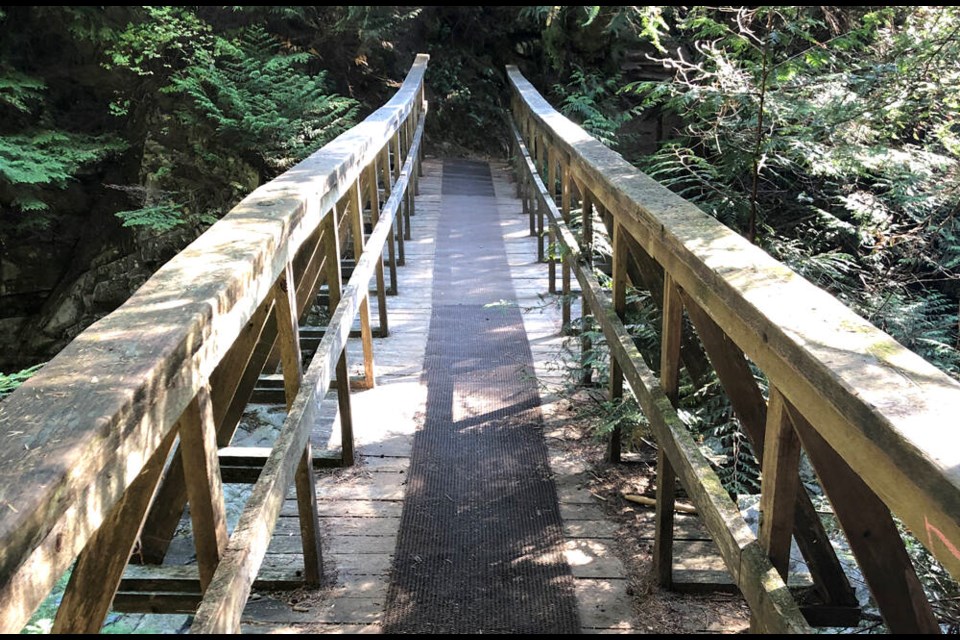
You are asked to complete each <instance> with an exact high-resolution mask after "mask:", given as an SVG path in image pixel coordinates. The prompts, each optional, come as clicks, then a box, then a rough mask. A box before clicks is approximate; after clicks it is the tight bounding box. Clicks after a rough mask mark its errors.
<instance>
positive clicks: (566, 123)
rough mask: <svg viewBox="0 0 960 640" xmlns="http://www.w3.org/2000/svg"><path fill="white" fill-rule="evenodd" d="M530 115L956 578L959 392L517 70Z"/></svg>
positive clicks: (514, 79)
mask: <svg viewBox="0 0 960 640" xmlns="http://www.w3.org/2000/svg"><path fill="white" fill-rule="evenodd" d="M508 76H509V80H510V83H511V85H512V87H513V89H514V91H515V92H517V94H519V96H520V97H521V101H520V103H519V104H521V105H522V110H523V114H522V117H529V118H531V119H532V120H533V121H534V123H535V126H536V128H537V133H538V134H539V135H541V136H543V137H545V138H546V139H547V141H548V143H549V144H551V145H553V146H556V147H558V148H559V149H562V150H563V151H565V152H567V153H569V155H570V158H571V163H572V165H573V167H574V170H575V172H576V173H577V174H578V176H579V177H580V179H581V180H582V181H583V182H584V183H585V184H586V185H587V187H588V188H590V189H591V190H592V191H593V192H594V194H595V195H596V197H597V198H598V200H599V201H600V202H601V203H602V204H603V205H604V206H605V207H607V208H608V209H610V210H611V211H613V212H615V215H616V217H617V219H618V220H619V221H620V222H621V224H623V225H625V226H626V227H627V229H628V231H629V232H630V235H632V236H633V237H634V238H636V239H638V240H639V241H640V242H641V244H642V245H643V246H644V248H645V249H646V250H647V252H648V253H649V254H650V255H651V256H652V257H653V258H654V259H656V260H657V261H658V262H660V263H661V264H662V265H664V267H665V268H666V269H667V270H668V271H669V272H670V273H671V275H672V276H673V277H674V279H675V280H676V281H677V282H678V284H679V285H680V286H681V287H683V289H684V290H685V291H687V292H688V293H689V295H690V296H691V297H692V298H693V299H694V300H696V301H697V303H698V304H699V305H700V306H701V307H703V308H704V309H706V310H708V313H709V314H710V315H711V317H712V318H713V319H714V320H715V321H716V322H717V324H719V325H720V326H721V327H723V330H724V332H725V333H726V334H727V335H729V336H730V338H731V339H732V340H733V341H734V342H736V344H737V345H739V346H740V348H741V349H743V351H744V352H745V353H746V354H747V355H748V356H749V357H750V359H751V360H753V361H754V362H755V363H756V364H757V365H758V366H759V367H760V368H761V369H762V370H763V371H764V372H765V373H766V375H767V376H768V378H769V379H770V381H771V382H772V383H773V384H775V385H776V386H777V387H778V388H779V389H780V390H781V391H782V392H783V394H784V396H785V397H786V398H787V400H789V401H790V402H791V403H792V404H793V405H794V406H796V407H798V408H799V409H800V410H801V411H802V412H803V413H804V415H805V417H806V418H807V419H808V420H809V421H810V423H811V424H812V425H813V427H814V428H815V429H816V430H817V432H818V433H820V434H821V436H822V437H823V438H824V439H825V441H826V442H827V443H828V444H829V445H830V447H831V448H832V449H834V450H836V451H837V452H839V453H840V455H841V456H842V457H843V459H844V460H846V461H847V462H848V463H849V464H850V466H851V468H852V469H853V470H854V471H856V472H857V473H858V474H859V475H860V476H861V477H862V478H864V480H865V481H866V483H867V485H868V486H869V487H870V488H871V490H872V491H874V492H875V493H876V494H877V495H879V496H880V497H881V499H882V500H883V501H884V502H885V503H886V504H887V505H888V506H889V507H890V508H891V509H893V510H894V511H895V512H896V513H897V514H898V515H899V516H900V517H901V518H903V519H904V521H905V522H906V523H907V524H908V525H909V526H910V528H911V529H913V530H914V531H916V532H917V533H918V537H919V538H921V539H922V540H923V542H924V543H925V544H926V545H927V546H928V548H929V549H930V551H931V552H932V553H933V554H934V555H935V556H936V557H937V558H938V559H939V560H940V561H941V562H942V563H943V564H944V565H945V566H946V567H947V568H948V569H949V570H950V571H951V572H952V573H953V574H954V575H960V447H955V446H944V443H945V442H952V429H953V425H954V424H955V416H956V412H957V408H958V407H960V383H957V382H955V381H953V380H951V379H950V378H948V377H947V376H946V375H945V374H943V373H941V372H940V371H938V370H937V369H936V368H935V367H934V366H933V365H931V364H930V363H928V362H926V361H924V360H923V359H922V358H920V357H919V356H917V355H916V354H913V353H912V352H910V351H909V350H907V349H905V348H904V347H902V346H901V345H900V344H898V343H897V342H896V341H894V340H893V339H892V338H891V337H890V336H889V335H887V334H885V333H883V332H882V331H880V330H879V329H877V328H876V327H874V326H873V325H871V324H869V323H868V322H866V321H865V320H863V319H862V318H860V317H859V316H857V315H856V314H855V313H853V312H852V311H851V310H850V309H848V308H847V307H845V306H844V305H843V304H842V303H841V302H839V301H838V300H837V299H836V298H834V297H833V296H831V295H829V294H828V293H826V292H824V291H822V290H820V289H818V288H817V287H815V286H814V285H812V284H810V283H809V282H807V281H806V280H804V279H803V278H801V277H800V276H798V275H797V274H796V273H794V272H793V271H791V270H790V269H789V268H787V267H786V266H784V265H783V264H781V263H779V262H777V261H776V260H774V259H773V258H771V257H770V256H769V255H767V254H766V253H764V252H763V251H762V250H761V249H759V248H758V247H755V246H753V245H752V244H750V243H749V242H748V241H747V240H746V239H744V238H743V237H741V236H739V235H738V234H736V233H734V232H733V231H731V230H730V229H728V228H726V227H725V226H723V225H722V224H721V223H720V222H718V221H716V220H715V219H713V218H711V217H710V216H707V215H706V214H704V213H703V212H702V211H700V210H699V209H698V208H697V207H696V206H695V205H693V204H691V203H690V202H688V201H686V200H684V199H683V198H681V197H679V196H677V195H676V194H673V193H672V192H670V191H669V190H668V189H666V188H665V187H663V186H661V185H660V184H658V183H657V182H656V181H655V180H653V179H651V178H650V177H648V176H646V175H644V174H642V173H641V172H639V171H637V170H636V169H635V168H634V167H632V166H631V165H630V164H629V163H627V162H626V161H625V160H624V159H623V158H622V157H621V156H620V155H619V154H617V153H616V152H614V151H611V150H610V149H608V148H606V147H604V146H603V145H602V144H600V143H599V142H597V141H596V140H594V139H593V138H591V137H590V136H589V135H587V134H586V133H585V132H584V131H583V129H581V128H580V127H579V126H577V125H576V124H574V123H572V122H571V121H570V120H568V119H567V118H565V117H564V116H562V115H560V114H559V113H557V112H556V111H555V110H554V109H553V108H552V107H551V106H550V105H549V104H548V103H547V102H546V101H545V100H544V99H543V98H542V96H540V94H539V93H538V92H537V91H536V89H534V87H533V86H532V85H531V84H530V83H529V82H528V81H527V80H526V79H524V78H523V76H522V75H521V74H520V73H519V71H518V70H517V69H516V68H515V67H508Z"/></svg>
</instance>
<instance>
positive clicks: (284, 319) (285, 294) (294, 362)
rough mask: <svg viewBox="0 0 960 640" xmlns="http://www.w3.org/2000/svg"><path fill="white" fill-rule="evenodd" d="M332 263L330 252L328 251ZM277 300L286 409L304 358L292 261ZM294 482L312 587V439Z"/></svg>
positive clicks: (319, 564)
mask: <svg viewBox="0 0 960 640" xmlns="http://www.w3.org/2000/svg"><path fill="white" fill-rule="evenodd" d="M335 212H336V209H335V208H334V210H332V211H331V212H330V215H329V216H327V218H326V219H327V220H330V221H331V222H332V224H331V225H329V226H328V227H327V228H326V229H324V230H323V232H322V235H323V236H326V239H325V240H324V242H325V243H326V244H327V246H329V243H330V241H331V238H330V236H331V234H332V236H333V238H334V239H336V238H337V237H338V229H337V222H336V218H337V216H336V215H335ZM327 260H328V263H329V260H330V254H329V253H328V254H327ZM334 262H335V264H336V268H337V271H338V272H339V270H340V256H339V255H337V257H336V260H334ZM327 287H328V289H329V290H330V298H331V300H332V299H333V297H334V291H335V290H336V294H337V297H339V291H340V289H339V281H336V282H334V281H332V280H331V279H330V277H329V276H328V278H327ZM274 303H275V305H276V309H277V334H278V335H277V337H278V340H279V343H280V358H281V367H282V369H283V389H284V395H285V397H286V401H287V411H289V410H290V407H292V406H293V401H294V400H295V399H296V397H297V394H298V393H299V392H300V385H301V383H302V381H303V357H302V354H301V353H300V326H299V325H300V323H299V322H298V321H297V311H296V310H297V301H296V282H295V280H294V277H293V264H292V263H289V262H288V263H287V265H286V268H285V269H284V271H283V273H282V274H281V275H280V278H279V279H278V280H277V283H276V284H275V285H274ZM294 484H295V485H296V488H297V512H298V514H299V516H300V536H301V540H302V543H303V564H304V571H303V577H304V582H305V583H306V584H308V585H311V586H316V585H318V584H320V581H321V579H322V577H323V555H322V554H323V552H322V550H321V548H320V520H319V513H318V512H317V498H316V488H315V487H316V480H315V478H314V475H313V452H312V449H311V446H310V441H309V440H307V446H306V447H305V448H304V450H303V454H302V455H301V456H300V463H299V465H298V466H297V472H296V475H295V481H294Z"/></svg>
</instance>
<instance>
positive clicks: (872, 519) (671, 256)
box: [508, 67, 960, 632]
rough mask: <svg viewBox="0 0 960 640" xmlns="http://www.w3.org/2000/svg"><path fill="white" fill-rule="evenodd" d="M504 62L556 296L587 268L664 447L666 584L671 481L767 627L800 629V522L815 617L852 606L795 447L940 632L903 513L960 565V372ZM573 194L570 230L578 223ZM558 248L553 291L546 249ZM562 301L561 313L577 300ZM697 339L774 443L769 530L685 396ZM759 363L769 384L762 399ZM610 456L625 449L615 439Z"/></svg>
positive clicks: (590, 289) (592, 301) (752, 425)
mask: <svg viewBox="0 0 960 640" xmlns="http://www.w3.org/2000/svg"><path fill="white" fill-rule="evenodd" d="M508 76H509V80H510V83H511V87H512V114H513V121H514V122H515V123H516V125H515V136H516V139H515V143H516V145H517V153H516V155H515V157H516V159H517V172H518V187H519V190H520V194H521V196H522V198H523V206H524V210H525V212H528V213H529V216H530V230H531V233H532V234H534V233H535V234H539V235H540V236H541V241H540V252H539V253H540V257H541V259H545V257H546V254H547V252H546V251H545V250H544V246H543V235H544V233H547V234H548V236H549V242H550V243H556V246H557V247H558V248H559V254H560V255H561V257H562V258H561V262H562V291H563V293H565V294H569V293H570V275H571V273H573V274H575V275H576V278H577V280H578V281H579V283H580V287H581V291H582V294H583V300H584V304H583V309H584V313H585V315H591V314H592V316H593V317H594V319H595V321H597V322H598V323H599V325H600V327H601V328H602V330H603V333H604V336H605V338H606V342H607V344H608V346H609V348H610V351H611V389H610V391H611V394H612V395H613V396H614V397H616V396H619V395H621V394H622V392H623V379H624V378H625V379H626V381H627V382H628V383H629V385H630V387H631V389H632V390H633V392H634V394H635V395H636V397H637V399H638V401H639V404H640V406H641V408H642V409H643V412H644V414H645V416H646V417H647V419H648V420H649V422H650V424H651V425H652V427H653V429H654V431H655V433H656V436H657V439H658V443H659V445H660V454H659V458H658V463H659V464H658V477H657V488H658V496H657V497H658V503H657V536H656V541H655V550H654V556H655V565H656V571H657V575H658V577H659V580H660V582H661V584H663V585H665V586H670V584H671V579H672V535H673V521H672V517H673V516H672V514H673V509H672V503H673V491H674V478H675V476H678V477H679V479H680V481H681V483H682V485H683V487H684V488H685V490H686V491H687V493H688V494H689V495H690V496H691V498H692V499H693V501H694V503H695V504H696V505H697V508H698V511H699V513H700V514H701V518H702V519H703V520H704V522H705V523H706V525H707V527H708V529H709V530H710V532H711V535H712V536H713V538H714V540H715V541H716V542H717V544H718V547H719V548H720V551H721V554H722V556H723V558H724V560H725V561H726V564H727V567H728V570H729V571H730V573H731V575H732V576H733V578H734V580H735V581H736V583H737V585H738V586H739V588H740V589H741V591H742V593H743V594H744V596H745V597H746V599H747V601H748V602H749V604H750V606H751V608H752V611H753V614H754V623H755V628H757V629H760V630H764V631H769V632H775V631H776V632H780V631H804V630H806V629H807V623H806V621H805V620H804V618H803V617H802V616H801V611H800V609H799V608H798V606H797V604H796V602H795V601H794V599H793V598H792V596H791V595H790V592H789V591H788V589H787V588H786V586H785V584H784V580H785V579H786V577H787V569H788V563H789V549H790V540H791V534H792V535H793V536H794V537H795V538H796V541H797V543H798V545H799V546H800V548H801V551H802V553H803V555H804V558H805V560H806V562H807V565H808V567H809V569H810V573H811V575H812V577H813V579H814V583H815V587H816V589H817V591H818V593H819V596H820V599H821V601H822V604H823V605H824V606H822V607H819V608H818V609H813V608H804V610H803V613H804V614H806V615H807V617H808V619H810V621H811V622H812V623H817V622H819V621H822V620H824V618H826V619H833V620H836V619H837V614H841V615H840V617H841V618H843V617H849V616H844V615H842V614H843V613H844V612H845V611H847V612H849V611H851V610H852V611H854V612H856V600H855V599H854V598H853V596H852V593H851V590H850V586H849V583H848V581H847V578H846V576H845V575H844V574H843V571H842V569H841V567H840V564H839V562H838V561H837V558H836V556H835V553H834V551H833V548H832V547H831V546H830V542H829V540H828V538H827V536H826V534H825V532H824V529H823V525H822V524H821V521H820V519H819V517H818V515H817V513H816V512H815V510H814V509H813V505H812V504H811V501H810V498H809V496H808V494H807V493H806V490H805V489H804V488H803V486H802V484H801V483H800V482H799V471H798V464H799V459H800V450H801V446H802V449H803V450H804V451H805V452H806V454H807V456H808V458H809V460H810V461H811V462H812V464H813V466H814V468H815V470H816V472H817V474H818V476H819V478H820V481H821V484H822V485H823V487H824V489H825V491H826V493H827V495H828V497H829V498H830V500H831V503H832V505H833V509H834V512H835V514H836V516H837V519H838V520H839V522H840V524H841V525H842V527H843V529H844V531H845V532H846V535H847V538H848V540H849V543H850V547H851V549H852V551H853V553H854V555H855V556H856V558H857V561H858V563H859V565H860V568H861V571H862V572H863V575H864V577H865V579H866V582H867V584H868V586H869V587H870V589H871V592H872V593H873V595H874V598H875V600H876V601H877V603H878V605H879V607H880V610H881V613H882V616H883V619H884V621H885V622H886V623H887V626H888V628H889V629H890V630H891V631H894V632H938V631H939V628H938V625H937V623H936V620H935V618H934V616H933V613H932V610H931V606H930V603H929V602H928V601H927V599H926V597H925V596H924V593H923V589H922V587H921V585H920V582H919V580H918V578H917V575H916V572H915V570H914V568H913V566H912V564H911V561H910V558H909V557H908V555H907V553H906V551H905V548H904V544H903V541H902V539H901V536H900V534H899V533H898V530H897V527H896V524H895V522H894V520H893V517H892V516H891V511H892V512H893V513H894V514H896V515H897V516H898V517H899V518H901V519H902V521H903V522H904V523H905V524H906V525H907V526H908V527H909V528H910V529H911V530H912V531H913V533H914V534H915V535H916V537H917V538H919V539H920V540H921V541H922V542H923V543H924V544H925V545H926V546H927V548H928V549H929V550H930V552H931V553H932V554H933V555H934V556H935V557H936V558H937V559H938V560H939V561H940V562H941V563H942V564H943V565H944V566H945V567H946V568H947V569H948V570H949V571H950V572H951V573H952V574H953V575H954V576H956V577H960V446H958V443H957V440H956V439H955V438H954V432H955V431H956V428H957V425H958V417H957V415H958V413H960V385H958V384H957V383H956V382H955V381H953V380H951V379H950V378H948V377H947V376H946V375H944V374H943V373H941V372H940V371H938V370H937V369H936V368H934V367H933V366H932V365H931V364H929V363H928V362H926V361H924V360H923V359H922V358H920V357H919V356H917V355H915V354H913V353H912V352H910V351H908V350H907V349H905V348H904V347H902V346H901V345H899V344H898V343H897V342H895V341H894V340H893V339H892V338H891V337H890V336H888V335H886V334H885V333H883V332H882V331H880V330H879V329H877V328H876V327H874V326H872V325H871V324H869V323H868V322H866V321H865V320H863V319H861V318H860V317H858V316H857V315H856V314H854V313H853V312H852V311H850V310H849V309H848V308H847V307H845V306H844V305H843V304H841V303H840V302H839V301H838V300H836V299H835V298H833V297H832V296H830V295H829V294H827V293H826V292H824V291H822V290H820V289H818V288H817V287H815V286H813V285H812V284H810V283H809V282H807V281H806V280H804V279H803V278H801V277H799V276H798V275H796V274H795V273H794V272H793V271H791V270H790V269H789V268H787V267H786V266H784V265H783V264H781V263H779V262H777V261H776V260H774V259H773V258H771V257H770V256H769V255H767V254H766V253H764V252H763V251H762V250H760V249H758V248H757V247H755V246H753V245H752V244H751V243H749V242H747V241H746V240H745V239H744V238H743V237H741V236H740V235H738V234H736V233H734V232H732V231H731V230H729V229H728V228H727V227H725V226H723V225H722V224H720V223H719V222H717V221H716V220H714V219H713V218H711V217H709V216H707V215H706V214H704V213H703V212H702V211H700V210H699V209H698V208H697V207H696V206H694V205H693V204H691V203H689V202H687V201H686V200H684V199H683V198H681V197H679V196H677V195H675V194H673V193H672V192H670V191H669V190H668V189H666V188H664V187H663V186H661V185H660V184H658V183H657V182H655V181H654V180H652V179H651V178H649V177H648V176H646V175H644V174H643V173H641V172H640V171H638V170H636V169H635V168H634V167H632V166H631V165H630V164H629V163H627V162H626V161H625V160H624V159H623V158H622V157H621V156H620V155H619V154H617V153H616V152H614V151H611V150H610V149H608V148H606V147H605V146H603V145H602V144H601V143H599V142H597V141H596V140H594V139H593V138H591V137H590V136H589V135H588V134H587V133H586V132H584V131H583V129H581V128H580V127H579V126H577V125H576V124H574V123H572V122H571V121H570V120H568V119H567V118H565V117H564V116H562V115H561V114H559V113H558V112H556V111H555V110H554V109H553V108H552V107H551V106H550V105H549V104H548V103H547V102H546V101H545V100H544V99H543V98H542V97H541V96H540V94H539V93H538V92H537V91H536V89H535V88H534V87H533V86H532V85H531V84H530V83H529V82H528V81H527V80H526V79H524V78H523V76H522V75H521V74H520V73H519V72H518V70H517V69H516V68H514V67H508ZM541 176H545V177H546V178H545V180H544V179H543V178H541ZM558 187H559V197H558V195H557V189H558ZM577 200H579V206H580V208H581V209H582V218H581V220H582V225H581V227H580V231H579V234H578V235H576V234H574V233H573V232H571V228H570V226H569V222H570V221H571V211H573V210H574V209H575V208H576V204H577V203H576V201H577ZM556 202H559V203H560V204H559V206H558V205H557V204H556ZM544 219H546V224H547V228H545V227H544V224H545V223H544ZM595 219H596V220H599V221H602V222H603V223H604V224H606V225H608V229H609V231H610V237H611V238H612V245H613V260H612V279H613V292H612V298H611V296H610V295H608V294H607V292H606V291H605V290H603V289H602V288H601V287H600V285H599V284H598V283H597V281H596V279H595V277H594V276H593V273H592V269H591V268H590V266H589V265H590V261H591V257H592V250H591V249H590V247H591V245H592V242H593V221H594V220H595ZM581 247H585V248H581ZM548 262H549V281H550V289H551V291H555V287H556V285H555V276H556V274H555V266H554V261H553V260H552V259H551V260H548ZM628 284H632V285H633V286H634V287H636V288H641V289H648V290H650V291H651V292H652V293H653V297H654V299H658V300H662V306H661V308H662V312H663V327H662V336H661V337H662V353H661V375H660V379H659V380H658V379H657V378H656V377H655V375H654V374H653V372H652V371H651V370H650V369H649V368H648V367H647V365H646V364H645V363H644V361H643V359H642V358H641V356H640V354H639V352H638V350H637V349H636V347H635V346H634V343H633V340H632V338H631V337H630V335H629V334H628V333H627V331H626V329H625V328H624V325H623V322H622V319H623V314H624V311H625V294H626V291H627V287H628ZM684 311H686V316H687V318H688V319H689V323H690V324H692V327H693V328H694V329H695V331H696V335H697V336H698V337H699V342H698V341H697V340H695V339H693V336H692V334H691V333H690V332H689V330H688V327H689V325H688V324H687V323H686V322H685V321H684ZM563 315H564V321H565V322H569V321H570V306H569V298H567V299H566V301H565V302H564V310H563ZM701 344H702V347H701V346H700V345H701ZM681 345H682V348H681ZM704 351H705V352H706V356H707V357H708V358H709V361H710V362H711V363H712V365H713V367H714V368H715V370H716V372H717V374H718V376H719V379H720V381H721V383H722V385H723V387H724V389H725V390H726V392H727V394H728V396H729V398H730V400H731V402H732V404H733V407H734V410H735V412H736V414H737V416H738V418H739V420H740V422H741V424H742V425H743V427H744V430H745V432H746V434H747V435H748V437H749V438H750V439H751V441H752V444H753V447H754V450H755V451H756V452H757V455H758V457H759V458H762V472H763V478H762V488H761V492H762V493H761V526H760V531H759V536H755V535H754V534H753V533H751V531H750V529H749V528H748V527H747V525H746V524H745V523H744V521H743V519H742V518H741V516H740V513H739V511H738V509H737V507H736V505H735V504H734V503H733V502H732V501H731V500H730V499H729V497H728V496H727V495H726V493H725V491H724V490H723V489H722V487H721V486H720V482H719V479H718V477H717V476H716V474H715V473H714V472H713V471H712V469H711V467H710V465H709V464H708V463H707V461H706V459H705V458H704V457H703V455H702V454H701V453H700V451H699V450H698V448H697V446H696V444H695V443H694V441H693V439H692V438H691V436H690V434H689V433H688V432H687V430H686V427H685V426H684V425H683V423H682V422H681V421H680V419H679V417H678V415H677V413H676V411H675V409H674V404H675V402H676V399H677V390H678V376H679V371H680V367H681V366H682V365H686V366H687V368H688V371H690V373H691V375H693V374H694V373H695V369H697V368H700V367H701V365H699V364H698V361H702V355H703V352H704ZM698 353H699V355H700V356H701V358H698V357H696V356H697V355H698ZM747 358H749V362H753V363H754V364H755V365H756V366H757V367H759V369H760V370H762V371H763V373H764V375H765V376H766V378H767V380H768V382H769V394H768V399H767V400H765V399H764V397H763V395H762V393H761V390H760V388H759V387H758V386H757V383H756V381H755V379H754V376H753V374H752V372H751V368H750V365H749V362H748V360H747ZM694 377H695V376H694ZM610 453H611V457H613V458H617V457H618V456H619V434H615V437H614V441H613V442H612V444H611V450H610Z"/></svg>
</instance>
